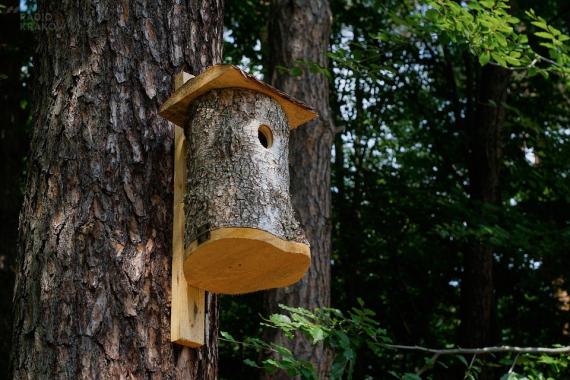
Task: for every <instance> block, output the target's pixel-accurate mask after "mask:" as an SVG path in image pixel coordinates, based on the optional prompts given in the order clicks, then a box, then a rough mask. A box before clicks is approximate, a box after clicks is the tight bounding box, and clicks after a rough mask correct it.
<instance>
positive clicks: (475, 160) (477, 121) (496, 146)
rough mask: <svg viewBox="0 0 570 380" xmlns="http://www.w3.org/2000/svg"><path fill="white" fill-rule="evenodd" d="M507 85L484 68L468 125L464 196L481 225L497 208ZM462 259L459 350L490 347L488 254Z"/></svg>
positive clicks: (473, 251) (478, 247) (482, 248)
mask: <svg viewBox="0 0 570 380" xmlns="http://www.w3.org/2000/svg"><path fill="white" fill-rule="evenodd" d="M509 79H510V74H509V71H507V70H505V69H503V68H499V67H496V66H491V65H488V66H485V67H484V68H483V69H482V72H481V77H480V84H479V93H478V98H477V109H476V113H475V115H474V119H473V120H468V131H467V132H468V133H467V139H468V142H467V145H468V149H469V155H468V168H469V195H470V198H471V201H472V204H473V207H474V211H475V213H477V214H478V215H479V219H480V221H482V222H484V221H485V219H486V205H488V204H491V205H498V204H499V202H500V192H499V179H500V171H501V166H502V148H501V143H502V138H501V135H502V130H503V124H504V119H505V107H504V102H505V101H506V98H507V88H508V84H509ZM464 254H465V258H464V273H463V282H462V286H461V292H462V293H461V302H462V305H461V306H462V315H461V330H460V344H461V345H462V346H464V347H480V346H485V345H490V344H492V343H494V342H493V340H494V336H493V324H494V316H493V311H494V301H493V298H494V296H493V249H492V247H489V246H488V245H485V244H480V243H475V244H474V245H473V246H471V247H469V248H468V249H467V251H466V252H465V253H464Z"/></svg>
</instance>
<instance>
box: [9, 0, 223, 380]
mask: <svg viewBox="0 0 570 380" xmlns="http://www.w3.org/2000/svg"><path fill="white" fill-rule="evenodd" d="M38 15H39V20H43V21H45V22H40V23H38V26H37V27H38V28H39V30H38V33H37V34H38V36H37V37H38V43H37V48H36V57H35V61H34V65H35V69H36V70H37V71H36V76H35V92H34V98H33V99H34V102H35V109H34V119H35V123H34V130H33V136H32V145H31V153H30V157H29V171H28V178H27V185H26V195H25V200H24V205H23V209H22V212H21V217H20V252H19V262H18V274H17V278H16V286H15V294H14V304H15V306H14V307H15V310H14V325H13V326H14V329H13V331H14V332H13V352H12V365H13V367H14V377H15V378H16V379H28V378H29V379H55V378H57V379H60V378H64V379H65V378H70V379H77V378H82V379H123V378H124V379H150V378H153V379H162V378H164V379H171V378H185V379H190V378H192V379H214V378H216V375H217V341H216V339H217V300H216V298H215V297H213V296H210V297H208V300H207V312H208V322H207V328H206V330H207V333H206V334H207V336H206V345H205V346H204V348H202V349H199V350H191V349H188V348H180V347H177V346H175V345H173V344H171V343H170V315H169V314H170V296H171V295H170V268H171V244H172V242H171V236H172V231H171V229H172V227H171V226H172V216H171V215H172V177H173V136H174V131H173V128H172V126H171V125H169V123H168V122H167V121H165V120H164V119H162V118H160V117H159V116H158V108H159V105H160V104H162V102H163V101H164V100H165V99H166V98H167V97H168V95H169V94H170V93H171V92H172V80H171V79H172V77H173V75H174V73H175V72H177V71H179V70H181V69H182V68H183V67H184V66H186V69H187V70H188V71H191V72H193V73H194V74H197V73H199V72H200V71H201V70H203V69H204V68H205V67H206V66H208V65H211V64H213V63H218V62H220V60H221V49H222V31H223V25H222V23H223V21H222V20H223V17H222V2H221V1H208V2H202V1H189V2H184V3H179V2H176V1H163V2H151V1H144V0H143V1H138V2H128V1H118V2H114V1H109V0H93V1H82V2H75V1H68V0H63V1H53V2H50V1H39V2H38Z"/></svg>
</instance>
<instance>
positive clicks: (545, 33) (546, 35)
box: [534, 32, 554, 40]
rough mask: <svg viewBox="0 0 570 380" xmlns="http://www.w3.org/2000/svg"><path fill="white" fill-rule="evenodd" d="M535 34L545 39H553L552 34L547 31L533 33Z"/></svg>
mask: <svg viewBox="0 0 570 380" xmlns="http://www.w3.org/2000/svg"><path fill="white" fill-rule="evenodd" d="M534 35H535V36H538V37H542V38H546V39H547V40H552V39H554V36H553V35H552V34H550V33H548V32H536V33H534Z"/></svg>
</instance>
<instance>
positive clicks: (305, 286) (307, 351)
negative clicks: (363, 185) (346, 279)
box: [265, 0, 334, 379]
mask: <svg viewBox="0 0 570 380" xmlns="http://www.w3.org/2000/svg"><path fill="white" fill-rule="evenodd" d="M269 20H270V21H269V49H270V53H269V55H270V57H269V60H270V70H269V72H270V78H271V83H272V84H273V85H274V86H275V87H277V88H279V89H281V90H283V91H285V92H287V93H288V94H290V95H292V96H294V97H296V98H299V99H301V100H303V101H305V102H306V103H307V104H309V105H310V106H313V107H314V108H316V109H317V111H318V112H319V114H320V118H319V119H318V120H316V121H313V122H311V123H309V124H306V125H304V126H301V127H299V128H297V129H296V130H294V131H293V133H292V136H291V141H290V149H289V152H290V154H289V159H290V161H289V165H290V168H291V194H292V197H293V207H294V208H295V210H296V212H297V213H298V216H299V220H300V222H301V224H302V225H303V226H304V230H305V233H306V235H307V238H308V240H309V242H310V243H311V255H312V261H311V268H310V270H309V273H308V274H307V275H306V276H305V277H304V278H303V280H302V281H301V282H299V283H298V284H296V285H294V286H291V287H288V288H285V289H277V290H272V291H270V292H267V294H266V296H265V300H266V305H267V311H268V312H270V313H272V312H276V311H277V310H278V308H277V305H278V304H280V303H282V304H287V305H291V306H302V307H306V308H315V307H326V306H329V304H330V250H331V246H330V244H331V243H330V240H331V220H330V217H331V210H330V207H331V205H330V204H331V196H330V160H331V148H332V144H333V140H334V126H333V123H332V119H331V115H330V110H329V102H328V99H329V98H328V94H329V87H328V79H327V77H326V76H325V75H324V74H316V73H311V72H310V71H309V70H308V68H307V67H304V66H303V65H302V64H299V63H297V62H296V61H297V60H303V61H308V62H314V63H318V64H319V65H320V66H322V67H327V56H326V54H327V49H328V46H329V36H330V28H331V11H330V8H329V4H328V1H326V0H312V1H308V2H299V1H294V0H274V1H272V3H271V12H270V17H269ZM278 66H285V67H288V68H290V67H293V66H300V67H302V68H303V73H302V74H301V75H299V76H292V75H289V74H288V73H286V72H283V71H282V70H280V69H279V68H278ZM269 333H271V332H269ZM268 339H271V340H272V341H273V342H276V343H280V344H284V345H285V346H288V347H290V348H292V350H293V352H294V353H295V354H297V355H299V356H300V357H303V358H306V359H309V360H311V361H312V362H313V363H314V365H315V366H316V368H317V369H318V375H319V378H324V376H325V373H326V372H327V369H328V367H329V364H330V360H329V355H327V354H326V353H325V352H324V350H323V347H322V346H318V347H312V345H311V344H310V342H309V341H308V340H306V339H304V338H302V337H297V338H296V339H295V340H294V341H291V342H290V341H287V339H285V338H284V337H283V336H282V335H277V336H272V337H268ZM265 376H267V378H273V379H277V378H288V377H287V376H286V375H285V374H284V373H278V374H274V375H265Z"/></svg>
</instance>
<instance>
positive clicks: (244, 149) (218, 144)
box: [184, 89, 307, 245]
mask: <svg viewBox="0 0 570 380" xmlns="http://www.w3.org/2000/svg"><path fill="white" fill-rule="evenodd" d="M289 133H290V132H289V125H288V123H287V118H286V116H285V113H284V112H283V110H282V109H281V106H280V105H279V104H278V103H277V102H276V101H275V100H273V99H272V98H270V97H269V96H267V95H263V94H261V93H257V92H254V91H251V90H243V89H222V90H214V91H210V92H209V93H207V94H206V95H203V96H202V97H200V98H199V99H197V100H196V101H195V102H194V103H192V106H191V107H190V123H189V125H188V127H187V128H186V133H185V134H186V138H187V139H188V154H187V159H186V162H187V165H188V179H187V187H186V199H185V206H184V209H185V212H186V230H185V231H186V245H189V244H190V243H191V242H192V241H194V240H196V238H197V231H198V229H199V228H200V227H201V226H208V230H215V229H218V228H224V227H247V228H257V229H260V230H263V231H266V232H270V233H272V234H273V235H276V236H277V237H279V238H281V239H285V240H295V241H297V242H300V243H307V240H306V239H305V236H304V233H303V230H302V229H301V227H300V225H299V222H297V220H296V219H295V215H294V212H293V207H292V206H291V199H290V196H289V159H288V154H289Z"/></svg>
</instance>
